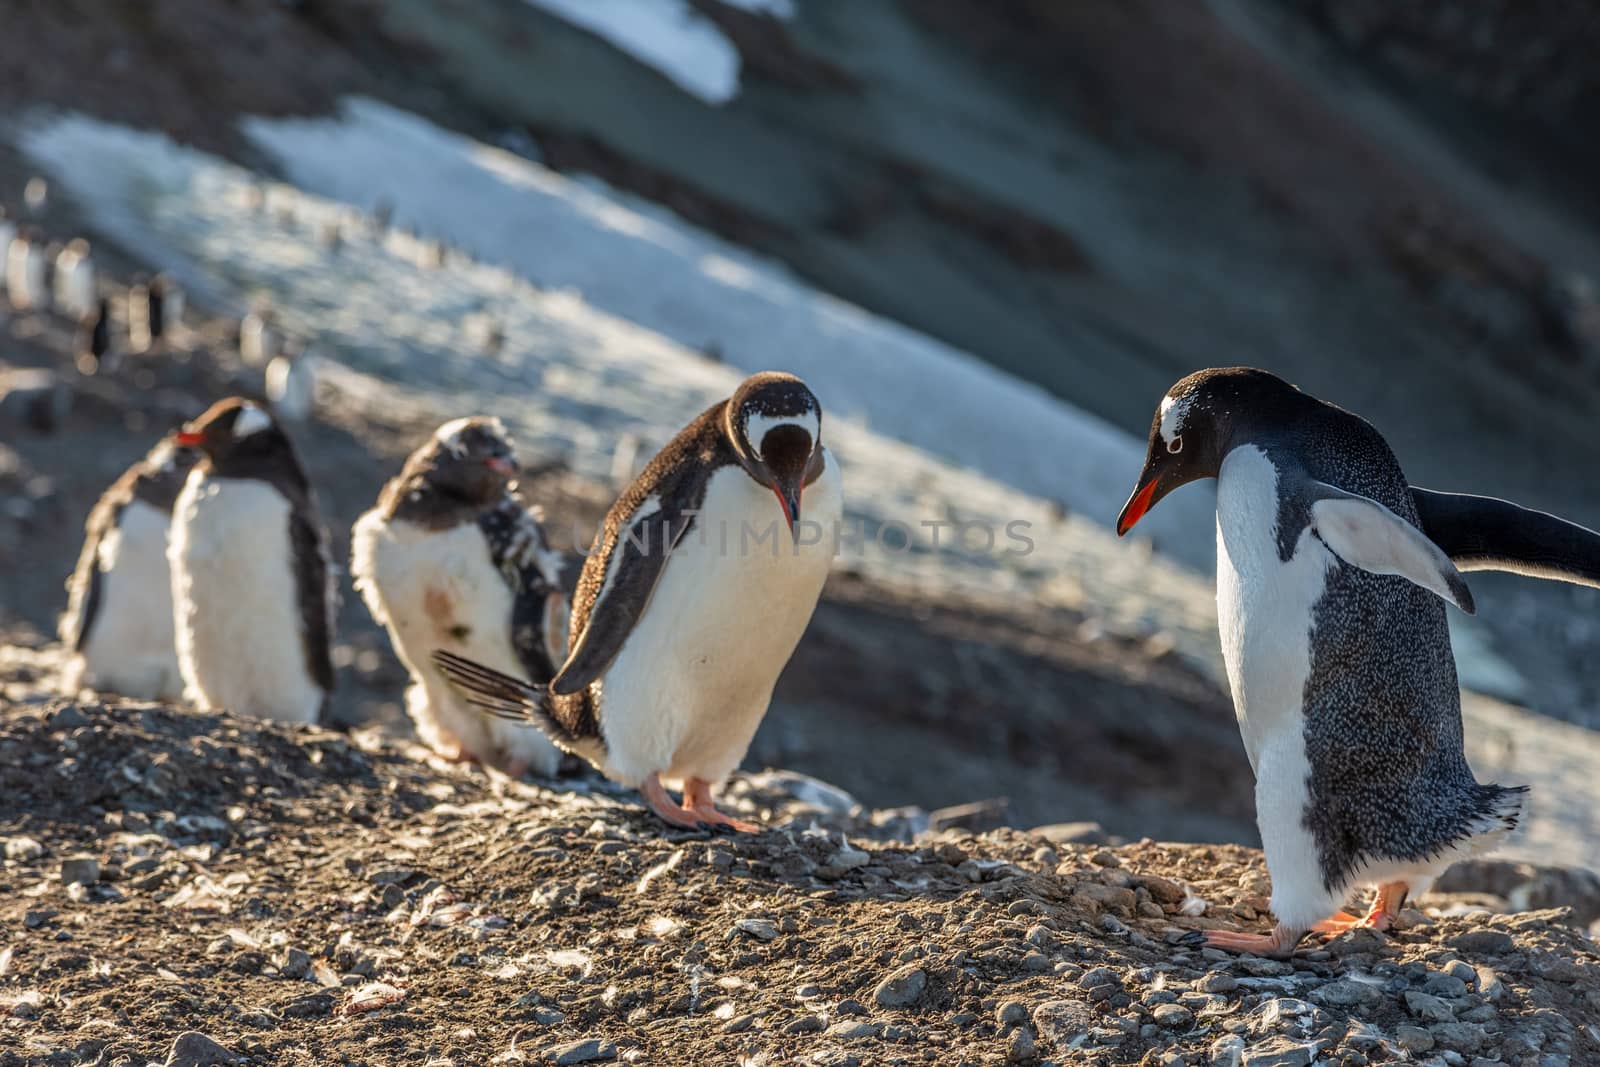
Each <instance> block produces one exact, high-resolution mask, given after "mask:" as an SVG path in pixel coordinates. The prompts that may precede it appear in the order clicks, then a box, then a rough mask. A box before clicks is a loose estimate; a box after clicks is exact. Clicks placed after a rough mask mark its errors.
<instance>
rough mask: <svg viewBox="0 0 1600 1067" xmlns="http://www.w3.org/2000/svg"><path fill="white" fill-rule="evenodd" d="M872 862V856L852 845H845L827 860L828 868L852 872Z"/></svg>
mask: <svg viewBox="0 0 1600 1067" xmlns="http://www.w3.org/2000/svg"><path fill="white" fill-rule="evenodd" d="M871 862H872V856H871V855H870V854H868V853H867V852H864V851H862V850H861V849H859V848H855V847H854V846H852V845H845V846H844V847H843V848H841V849H840V850H839V851H838V852H835V853H834V854H833V855H832V856H831V857H830V858H829V859H828V866H830V867H833V868H835V869H837V870H841V871H853V870H855V869H856V868H857V867H865V866H866V865H867V864H869V863H871Z"/></svg>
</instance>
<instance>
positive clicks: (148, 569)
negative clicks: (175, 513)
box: [59, 434, 197, 700]
mask: <svg viewBox="0 0 1600 1067" xmlns="http://www.w3.org/2000/svg"><path fill="white" fill-rule="evenodd" d="M196 458H197V456H196V454H195V452H194V451H193V450H191V449H188V448H183V447H180V446H179V445H178V443H177V440H176V437H175V436H174V435H172V434H169V435H167V436H166V437H164V438H162V440H161V441H160V443H158V444H157V445H156V446H155V447H154V448H152V449H151V450H150V452H149V454H148V455H146V456H145V457H144V458H143V459H141V460H140V461H139V462H137V463H135V464H134V465H133V466H131V467H129V468H128V469H127V470H126V471H125V472H124V473H123V474H122V476H121V477H120V478H118V479H117V480H116V481H115V482H113V483H111V487H110V488H109V489H107V490H106V491H105V493H104V494H102V495H101V497H100V500H99V502H98V503H96V504H95V506H94V509H93V510H92V511H90V512H89V521H88V522H87V523H86V524H85V526H84V540H83V551H82V553H80V554H79V556H78V566H77V568H76V569H75V570H74V571H73V573H72V577H71V578H70V579H69V580H68V583H67V590H68V594H67V610H66V613H65V614H63V615H62V616H61V624H60V628H59V629H60V634H61V642H62V644H64V645H66V646H67V648H68V649H70V650H71V652H72V657H71V659H70V660H69V661H68V663H67V667H66V670H65V671H64V673H63V675H62V691H63V692H65V693H66V694H68V695H69V696H70V695H75V694H76V693H77V692H78V690H79V689H81V688H83V687H84V686H89V687H91V688H94V689H104V690H107V691H110V692H113V693H121V694H122V695H123V696H127V697H135V698H139V699H144V700H177V699H179V698H180V697H181V696H182V695H183V679H182V677H181V675H180V673H179V670H178V654H177V651H176V650H175V649H174V647H173V633H172V578H171V572H170V571H169V570H168V567H167V533H168V529H169V527H170V525H171V521H172V507H173V503H174V502H175V501H176V500H177V498H178V492H179V490H181V489H182V488H183V482H184V478H185V477H187V476H188V473H189V468H190V467H192V466H193V465H194V462H195V459H196Z"/></svg>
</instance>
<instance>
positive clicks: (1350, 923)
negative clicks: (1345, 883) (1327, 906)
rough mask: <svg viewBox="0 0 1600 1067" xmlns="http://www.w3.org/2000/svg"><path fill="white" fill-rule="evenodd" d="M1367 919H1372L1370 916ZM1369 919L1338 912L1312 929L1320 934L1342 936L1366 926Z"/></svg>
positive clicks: (1312, 925) (1315, 924)
mask: <svg viewBox="0 0 1600 1067" xmlns="http://www.w3.org/2000/svg"><path fill="white" fill-rule="evenodd" d="M1367 918H1370V916H1368V917H1367ZM1367 918H1357V917H1356V916H1354V915H1351V914H1350V913H1349V912H1343V911H1336V912H1334V913H1333V914H1332V915H1330V916H1328V917H1327V918H1326V919H1323V920H1322V921H1321V922H1319V923H1312V924H1311V929H1313V930H1315V931H1316V932H1317V933H1319V934H1342V933H1344V932H1346V931H1347V930H1354V929H1356V928H1357V927H1360V926H1366V925H1367Z"/></svg>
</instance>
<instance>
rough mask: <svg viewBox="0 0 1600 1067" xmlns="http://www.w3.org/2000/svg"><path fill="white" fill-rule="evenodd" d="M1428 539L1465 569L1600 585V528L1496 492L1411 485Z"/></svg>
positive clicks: (1598, 586)
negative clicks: (1500, 496)
mask: <svg viewBox="0 0 1600 1067" xmlns="http://www.w3.org/2000/svg"><path fill="white" fill-rule="evenodd" d="M1411 497H1412V499H1413V500H1415V501H1416V502H1417V514H1418V515H1419V516H1421V518H1422V529H1423V530H1424V531H1425V532H1426V533H1427V535H1428V537H1429V539H1431V540H1432V541H1433V542H1434V543H1435V544H1437V545H1438V546H1439V547H1440V548H1442V549H1444V551H1445V552H1446V553H1447V554H1448V555H1449V556H1450V558H1451V559H1452V560H1454V561H1455V564H1456V566H1457V567H1459V568H1460V569H1461V570H1464V571H1510V572H1511V573H1513V574H1521V575H1524V576H1526V577H1529V578H1548V579H1550V580H1551V581H1557V582H1572V583H1573V584H1574V585H1587V586H1592V587H1594V588H1597V589H1600V533H1596V532H1595V531H1593V530H1591V529H1589V528H1588V527H1585V526H1579V525H1578V524H1577V523H1575V522H1568V521H1567V520H1565V519H1562V518H1558V517H1556V516H1555V515H1551V514H1548V513H1546V512H1543V511H1534V510H1533V509H1532V508H1525V507H1522V506H1520V505H1518V504H1513V503H1512V502H1511V501H1509V500H1498V499H1496V498H1495V497H1492V496H1471V495H1469V494H1467V493H1439V492H1435V491H1433V490H1431V489H1421V488H1418V487H1417V486H1412V487H1411Z"/></svg>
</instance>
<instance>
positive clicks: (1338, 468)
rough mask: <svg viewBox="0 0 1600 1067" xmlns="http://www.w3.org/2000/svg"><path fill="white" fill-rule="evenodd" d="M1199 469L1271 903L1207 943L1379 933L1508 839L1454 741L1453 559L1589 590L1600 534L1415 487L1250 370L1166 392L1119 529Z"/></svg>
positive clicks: (1215, 373)
mask: <svg viewBox="0 0 1600 1067" xmlns="http://www.w3.org/2000/svg"><path fill="white" fill-rule="evenodd" d="M1199 478H1216V479H1217V482H1218V485H1217V616H1218V629H1219V631H1220V634H1221V638H1222V653H1223V659H1224V661H1225V662H1226V665H1227V673H1228V682H1229V685H1230V688H1231V689H1232V692H1233V700H1234V708H1235V711H1236V713H1237V715H1238V718H1239V726H1240V731H1241V733H1242V734H1243V736H1244V742H1245V749H1246V751H1247V753H1248V755H1249V757H1250V763H1251V766H1252V768H1253V769H1254V771H1255V774H1256V818H1257V822H1258V825H1259V826H1260V829H1261V839H1262V844H1263V847H1264V849H1265V852H1266V858H1267V867H1268V870H1269V872H1270V874H1271V876H1272V885H1273V891H1272V910H1273V911H1274V913H1275V914H1276V916H1277V919H1278V925H1277V928H1276V930H1275V931H1274V932H1273V933H1272V934H1271V935H1252V934H1241V933H1233V932H1226V931H1209V932H1208V934H1207V935H1206V940H1207V941H1209V942H1210V943H1211V944H1213V945H1216V946H1219V947H1222V948H1228V949H1234V950H1240V951H1250V952H1254V953H1257V954H1269V955H1287V954H1288V953H1290V952H1292V951H1293V949H1294V946H1295V945H1296V943H1298V941H1299V940H1300V938H1301V937H1302V936H1304V934H1305V932H1306V931H1308V930H1312V929H1315V930H1319V931H1323V932H1336V931H1339V930H1342V929H1347V928H1349V927H1351V926H1357V925H1364V926H1372V927H1375V928H1377V929H1383V928H1385V927H1386V926H1387V925H1388V924H1389V922H1390V920H1391V919H1392V918H1393V916H1394V914H1395V912H1396V911H1397V910H1398V909H1399V907H1400V906H1401V905H1402V904H1403V902H1404V900H1405V897H1406V895H1407V894H1408V893H1414V892H1421V891H1423V890H1425V889H1426V888H1427V887H1428V886H1429V885H1431V884H1432V881H1433V879H1434V878H1435V877H1437V876H1438V874H1439V873H1440V872H1442V871H1443V870H1444V869H1445V868H1446V867H1448V866H1449V865H1450V864H1451V863H1452V862H1454V861H1456V860H1458V859H1461V858H1463V857H1465V856H1469V855H1471V854H1473V853H1475V852H1478V851H1480V850H1482V849H1485V848H1487V847H1490V846H1492V845H1493V844H1494V843H1495V842H1497V841H1498V840H1499V839H1500V838H1502V837H1504V835H1505V834H1506V833H1507V832H1508V831H1509V830H1511V829H1512V828H1513V827H1514V826H1515V825H1516V822H1517V818H1518V815H1519V813H1520V810H1521V804H1522V796H1521V794H1522V793H1523V792H1524V791H1525V790H1524V789H1522V788H1515V789H1508V788H1502V787H1500V786H1495V785H1480V784H1479V783H1478V782H1477V781H1476V780H1475V779H1474V777H1473V775H1472V771H1471V769H1470V768H1469V767H1468V766H1467V762H1466V759H1465V757H1464V755H1463V754H1462V726H1461V705H1460V692H1459V689H1458V687H1457V683H1456V671H1455V661H1454V659H1453V657H1452V655H1451V651H1450V635H1449V630H1448V628H1447V626H1446V620H1445V602H1447V601H1448V602H1450V603H1453V604H1455V605H1457V606H1458V607H1460V608H1461V609H1462V610H1464V611H1467V612H1471V611H1472V610H1473V602H1472V596H1471V594H1470V592H1469V591H1468V590H1467V586H1466V583H1465V582H1464V581H1463V580H1462V578H1461V575H1460V573H1459V569H1458V566H1457V564H1456V563H1455V562H1454V561H1453V560H1452V558H1451V557H1452V556H1454V557H1456V558H1457V559H1459V560H1460V569H1503V570H1518V571H1522V572H1524V573H1538V574H1542V575H1544V576H1550V577H1560V578H1566V579H1570V580H1575V581H1582V582H1585V583H1586V584H1595V582H1596V581H1597V580H1600V565H1597V561H1600V535H1596V534H1594V533H1593V532H1592V531H1589V530H1585V529H1584V528H1583V527H1580V526H1575V525H1573V524H1571V523H1567V522H1564V521H1562V520H1560V519H1557V518H1555V517H1553V516H1549V515H1545V514H1543V513H1541V512H1534V511H1529V510H1527V509H1524V508H1519V507H1517V506H1516V505H1514V504H1508V503H1506V502H1504V501H1498V500H1492V499H1489V498H1484V497H1470V496H1462V495H1458V494H1450V493H1435V492H1431V491H1429V490H1423V489H1414V488H1412V487H1411V486H1409V485H1407V483H1406V479H1405V476H1404V474H1403V473H1402V472H1401V469H1400V465H1399V463H1398V461H1397V460H1396V459H1395V457H1394V454H1393V453H1392V452H1391V451H1390V449H1389V446H1388V445H1387V443H1385V441H1384V440H1383V438H1382V436H1380V435H1379V433H1378V432H1377V430H1375V429H1374V428H1373V427H1372V426H1371V425H1369V424H1368V423H1367V422H1365V421H1364V420H1362V419H1361V418H1359V417H1358V416H1356V415H1353V414H1351V413H1349V412H1347V411H1344V410H1341V409H1340V408H1337V407H1334V406H1333V405H1331V404H1326V403H1323V402H1322V401H1320V400H1317V399H1315V398H1313V397H1310V396H1307V395H1306V394H1305V393H1302V392H1301V391H1300V390H1298V389H1296V388H1294V387H1293V386H1292V385H1289V384H1288V383H1287V382H1284V381H1282V380H1281V379H1279V378H1276V377H1274V376H1273V375H1271V374H1268V373H1266V372H1265V371H1259V370H1252V369H1248V368H1231V369H1219V370H1206V371H1200V372H1198V373H1195V374H1191V375H1190V376H1188V377H1187V378H1184V379H1183V380H1181V381H1180V382H1178V383H1177V384H1176V385H1174V386H1173V387H1172V388H1171V389H1170V390H1169V391H1168V392H1167V395H1166V397H1165V398H1164V399H1163V400H1162V402H1161V405H1160V408H1159V410H1158V411H1157V412H1156V415H1155V418H1154V420H1153V422H1152V424H1151V428H1150V442H1149V449H1148V453H1147V458H1146V460H1145V466H1144V470H1143V472H1142V473H1141V475H1140V477H1139V483H1138V486H1137V487H1136V488H1135V490H1134V493H1133V496H1132V497H1131V498H1130V499H1129V500H1128V503H1127V505H1126V506H1125V507H1124V508H1123V511H1122V514H1121V516H1120V517H1119V519H1118V520H1117V532H1118V533H1119V534H1122V533H1126V532H1127V531H1128V530H1129V529H1130V528H1131V527H1132V526H1133V525H1134V523H1136V522H1138V521H1139V519H1140V517H1141V516H1143V515H1144V514H1145V512H1147V511H1148V510H1149V509H1150V508H1151V507H1152V506H1154V505H1155V504H1156V502H1158V501H1159V500H1161V498H1162V497H1164V496H1165V495H1166V494H1167V493H1169V492H1171V491H1172V490H1173V489H1175V488H1177V487H1178V486H1181V485H1184V484H1186V483H1188V482H1191V481H1194V480H1196V479H1199ZM1441 546H1442V547H1441ZM1357 885H1376V886H1377V887H1378V892H1377V896H1376V898H1375V901H1374V903H1373V905H1372V908H1371V910H1370V911H1369V913H1368V914H1367V915H1366V916H1365V917H1364V918H1360V919H1357V918H1354V917H1352V916H1349V915H1345V914H1343V913H1342V912H1339V911H1338V909H1339V907H1340V905H1341V904H1342V903H1343V902H1344V900H1345V898H1346V895H1347V894H1348V893H1349V892H1350V891H1351V889H1352V888H1353V887H1355V886H1357Z"/></svg>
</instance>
